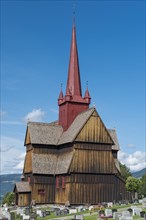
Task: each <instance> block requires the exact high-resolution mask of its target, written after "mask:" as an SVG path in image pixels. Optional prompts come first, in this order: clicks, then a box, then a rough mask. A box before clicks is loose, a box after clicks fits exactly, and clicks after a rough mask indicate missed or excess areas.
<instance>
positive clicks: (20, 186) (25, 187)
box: [15, 182, 31, 193]
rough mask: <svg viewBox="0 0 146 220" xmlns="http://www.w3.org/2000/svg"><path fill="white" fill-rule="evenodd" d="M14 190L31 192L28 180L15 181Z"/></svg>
mask: <svg viewBox="0 0 146 220" xmlns="http://www.w3.org/2000/svg"><path fill="white" fill-rule="evenodd" d="M15 187H16V190H17V192H20V193H22V192H31V189H30V184H29V182H16V185H15Z"/></svg>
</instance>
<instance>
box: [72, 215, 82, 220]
mask: <svg viewBox="0 0 146 220" xmlns="http://www.w3.org/2000/svg"><path fill="white" fill-rule="evenodd" d="M74 219H77V220H83V219H84V216H83V215H79V214H78V215H74Z"/></svg>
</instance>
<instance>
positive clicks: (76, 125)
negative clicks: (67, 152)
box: [58, 108, 95, 145]
mask: <svg viewBox="0 0 146 220" xmlns="http://www.w3.org/2000/svg"><path fill="white" fill-rule="evenodd" d="M94 110H95V108H90V109H88V110H86V111H83V112H82V113H80V114H78V116H77V117H76V118H75V120H74V121H73V123H72V124H71V126H70V127H69V128H68V129H67V131H65V132H64V133H63V134H62V136H61V138H60V140H59V142H58V145H61V144H65V143H69V142H73V141H74V139H75V138H76V136H77V135H78V133H79V132H80V130H81V129H82V127H83V126H84V124H85V123H86V121H87V120H88V119H89V117H90V116H91V115H92V113H93V112H94Z"/></svg>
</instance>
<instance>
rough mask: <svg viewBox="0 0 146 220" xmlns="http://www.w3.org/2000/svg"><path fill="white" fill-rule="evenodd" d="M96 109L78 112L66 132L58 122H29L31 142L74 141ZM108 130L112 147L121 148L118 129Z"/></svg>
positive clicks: (47, 143) (56, 143)
mask: <svg viewBox="0 0 146 220" xmlns="http://www.w3.org/2000/svg"><path fill="white" fill-rule="evenodd" d="M94 111H96V110H95V108H90V109H87V110H85V111H83V112H81V113H80V114H78V115H77V117H76V118H75V120H74V121H73V123H72V124H71V126H70V127H69V128H68V129H67V130H66V131H65V132H63V128H62V126H61V125H58V124H57V123H38V122H37V123H36V122H29V123H28V126H27V131H28V132H29V134H30V140H31V144H41V145H56V146H57V145H62V144H66V143H71V142H73V141H74V140H75V138H76V136H77V135H78V133H79V132H80V130H81V129H82V128H83V126H84V125H85V123H86V122H87V120H88V119H89V118H90V116H91V115H92V113H93V112H94ZM108 132H109V134H110V136H111V139H112V140H113V142H114V143H115V145H113V146H112V149H113V150H119V149H120V148H119V143H118V139H117V135H116V130H115V129H108Z"/></svg>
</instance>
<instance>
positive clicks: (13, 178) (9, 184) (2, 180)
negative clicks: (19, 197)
mask: <svg viewBox="0 0 146 220" xmlns="http://www.w3.org/2000/svg"><path fill="white" fill-rule="evenodd" d="M20 177H21V174H3V175H0V200H1V199H2V198H3V196H4V195H5V194H6V193H7V192H12V191H13V189H14V185H15V183H16V182H19V181H20Z"/></svg>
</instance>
